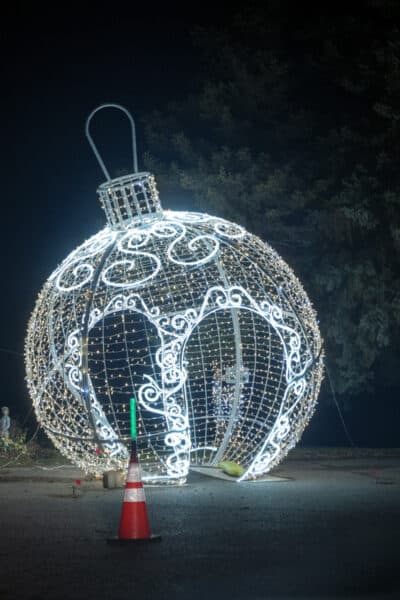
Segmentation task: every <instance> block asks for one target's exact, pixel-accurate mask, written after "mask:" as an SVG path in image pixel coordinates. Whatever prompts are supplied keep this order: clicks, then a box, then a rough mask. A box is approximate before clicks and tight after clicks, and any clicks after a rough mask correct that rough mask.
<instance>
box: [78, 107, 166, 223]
mask: <svg viewBox="0 0 400 600" xmlns="http://www.w3.org/2000/svg"><path fill="white" fill-rule="evenodd" d="M104 108H116V109H118V110H120V111H122V112H123V113H124V114H125V115H126V116H127V117H128V119H129V122H130V125H131V136H132V153H133V171H134V172H133V173H131V174H129V175H125V176H123V177H118V178H116V179H111V177H110V174H109V172H108V170H107V168H106V166H105V164H104V162H103V159H102V158H101V156H100V154H99V151H98V149H97V146H96V144H95V143H94V141H93V138H92V136H91V134H90V122H91V120H92V118H93V117H94V115H95V114H96V113H97V112H98V111H99V110H102V109H104ZM85 132H86V137H87V139H88V140H89V144H90V145H91V147H92V150H93V152H94V154H95V156H96V158H97V160H98V163H99V165H100V167H101V169H102V171H103V173H104V175H105V176H106V178H107V181H105V182H104V183H102V184H101V185H100V187H99V188H98V190H97V193H98V194H99V198H100V203H101V206H102V208H103V210H104V212H105V213H106V216H107V221H108V224H109V225H110V226H111V227H112V228H117V229H119V228H125V227H129V226H130V224H131V223H136V222H137V221H142V220H147V219H148V218H151V217H154V216H161V215H162V208H161V204H160V198H159V195H158V191H157V186H156V181H155V178H154V176H153V175H152V174H151V173H147V172H143V173H139V172H138V161H137V149H136V128H135V121H134V120H133V117H132V115H131V114H130V112H129V111H128V110H127V109H126V108H124V107H123V106H121V105H120V104H110V103H108V104H101V105H100V106H98V107H97V108H95V109H94V110H93V111H92V112H91V113H90V115H89V117H88V118H87V120H86V128H85Z"/></svg>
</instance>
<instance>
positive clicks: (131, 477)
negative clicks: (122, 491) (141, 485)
mask: <svg viewBox="0 0 400 600" xmlns="http://www.w3.org/2000/svg"><path fill="white" fill-rule="evenodd" d="M141 479H142V477H141V473H140V467H139V465H138V464H135V463H131V464H130V465H129V469H128V477H127V478H126V481H128V482H129V483H135V482H136V481H141Z"/></svg>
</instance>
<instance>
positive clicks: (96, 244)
mask: <svg viewBox="0 0 400 600" xmlns="http://www.w3.org/2000/svg"><path fill="white" fill-rule="evenodd" d="M99 193H100V199H101V201H102V205H103V208H104V210H105V212H106V214H107V218H108V223H109V225H108V226H107V227H106V228H105V229H103V230H102V231H100V232H99V233H98V234H97V235H95V236H93V237H92V238H90V239H89V240H88V241H87V242H85V243H84V244H83V245H82V246H80V247H79V248H78V249H77V250H75V251H74V252H72V253H71V254H70V255H69V256H68V257H67V258H66V260H65V261H64V262H63V263H62V264H61V265H60V266H59V267H58V268H57V269H56V270H55V271H54V273H53V274H52V275H51V276H50V278H49V279H48V281H47V282H46V284H45V285H44V288H43V290H42V292H41V293H40V295H39V298H38V301H37V304H36V307H35V310H34V312H33V314H32V317H31V320H30V323H29V327H28V335H27V340H26V366H27V380H28V385H29V389H30V393H31V396H32V399H33V402H34V406H35V411H36V415H37V418H38V420H39V422H40V423H41V424H42V426H43V428H44V429H45V431H46V432H47V434H48V435H49V437H50V438H51V439H52V440H53V442H54V444H55V445H56V446H57V448H59V449H60V451H61V452H62V453H63V454H65V455H66V456H67V457H68V458H69V459H70V460H71V461H72V462H74V463H75V464H77V465H79V466H80V467H82V468H83V469H84V470H85V471H87V472H102V471H104V470H108V469H118V468H124V467H125V465H126V461H127V457H128V451H127V447H128V444H129V399H130V397H131V396H135V397H136V398H137V400H138V412H139V415H138V447H139V453H140V456H141V460H142V464H143V469H144V472H145V479H147V480H153V481H165V480H167V481H175V480H178V481H183V480H184V479H185V477H186V475H187V473H188V470H189V467H190V464H197V465H212V464H216V463H217V462H219V461H220V460H222V459H226V460H233V461H236V462H238V463H240V464H241V465H242V466H243V467H244V468H245V472H244V474H243V476H242V477H241V479H249V478H253V477H257V476H260V475H262V474H264V473H266V472H268V471H269V470H270V469H271V468H272V467H274V466H275V465H276V464H277V463H278V462H279V461H280V460H281V459H282V458H283V457H284V456H285V455H286V454H287V452H288V451H289V450H290V448H292V447H293V446H294V445H295V444H296V442H297V441H298V439H299V437H300V435H301V433H302V432H303V430H304V428H305V426H306V425H307V423H308V421H309V419H310V417H311V415H312V413H313V410H314V406H315V402H316V398H317V395H318V390H319V386H320V382H321V377H322V356H321V339H320V335H319V331H318V326H317V322H316V318H315V313H314V311H313V309H312V307H311V304H310V301H309V300H308V298H307V295H306V293H305V292H304V290H303V288H302V286H301V284H300V282H299V281H298V279H297V278H296V276H295V275H294V274H293V272H292V271H291V269H290V268H289V267H288V266H287V264H286V263H285V262H284V261H283V260H282V259H281V258H280V257H279V256H278V255H277V254H276V252H274V250H273V249H272V248H270V247H269V246H268V245H266V244H264V243H263V242H262V241H261V240H260V239H258V238H257V237H255V236H253V235H251V234H249V233H247V232H246V231H245V230H244V229H243V228H242V227H240V226H238V225H234V224H232V223H229V222H227V221H225V220H222V219H218V218H215V217H211V216H208V215H205V214H196V213H187V212H170V211H164V212H163V211H162V209H161V206H160V203H159V199H158V194H157V191H156V187H155V183H154V178H153V177H152V176H151V175H149V174H147V173H142V174H135V175H132V176H129V177H124V178H120V179H117V180H113V181H111V182H107V184H103V186H101V187H100V189H99Z"/></svg>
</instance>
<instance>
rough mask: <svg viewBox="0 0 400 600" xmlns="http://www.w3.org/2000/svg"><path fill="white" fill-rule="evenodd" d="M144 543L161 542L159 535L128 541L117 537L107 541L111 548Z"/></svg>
mask: <svg viewBox="0 0 400 600" xmlns="http://www.w3.org/2000/svg"><path fill="white" fill-rule="evenodd" d="M145 542H161V535H150V537H147V538H136V539H130V540H128V539H124V538H119V537H113V538H108V539H107V544H110V545H111V546H131V545H134V544H138V543H142V544H143V543H145Z"/></svg>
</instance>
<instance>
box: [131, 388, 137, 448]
mask: <svg viewBox="0 0 400 600" xmlns="http://www.w3.org/2000/svg"><path fill="white" fill-rule="evenodd" d="M131 438H132V439H133V440H135V441H136V398H131Z"/></svg>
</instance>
